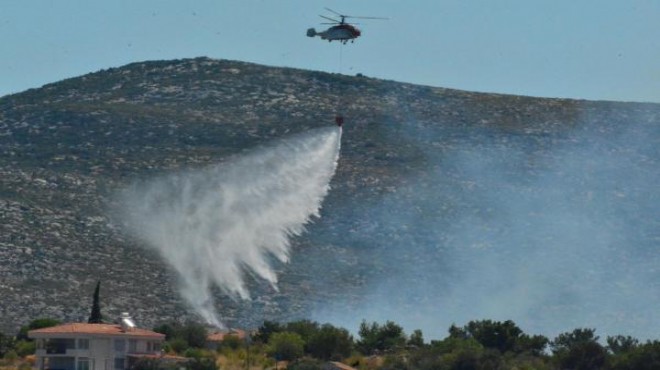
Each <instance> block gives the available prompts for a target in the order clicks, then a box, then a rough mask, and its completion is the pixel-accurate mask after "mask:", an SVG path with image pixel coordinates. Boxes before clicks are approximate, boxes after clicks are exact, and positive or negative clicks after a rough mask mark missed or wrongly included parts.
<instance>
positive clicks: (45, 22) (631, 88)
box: [0, 0, 660, 103]
mask: <svg viewBox="0 0 660 370" xmlns="http://www.w3.org/2000/svg"><path fill="white" fill-rule="evenodd" d="M324 7H330V8H332V9H335V10H337V11H340V12H343V13H346V14H351V15H364V16H382V17H389V18H390V19H389V20H386V21H381V20H368V21H361V22H360V23H361V24H360V25H359V26H358V27H359V28H360V29H361V30H362V32H363V36H362V37H361V38H359V39H358V40H356V42H355V43H354V44H348V45H346V46H340V45H339V44H337V43H332V44H329V43H328V42H327V41H321V40H320V39H318V38H315V39H311V38H307V37H306V36H305V31H306V29H307V28H309V27H316V28H317V29H319V28H321V27H323V26H322V25H320V24H319V23H320V22H322V21H323V20H322V19H321V18H320V17H319V16H318V15H319V14H327V12H326V11H325V10H324ZM197 56H208V57H211V58H218V59H231V60H241V61H248V62H254V63H260V64H265V65H273V66H284V67H294V68H302V69H309V70H320V71H328V72H341V73H346V74H356V73H362V74H364V75H366V76H370V77H378V78H384V79H389V80H395V81H402V82H411V83H415V84H423V85H431V86H438V87H449V88H458V89H463V90H471V91H485V92H498V93H509V94H518V95H531V96H543V97H567V98H579V99H590V100H620V101H644V102H659V103H660V1H657V0H628V1H623V0H618V1H613V0H581V1H569V0H553V1H547V0H546V1H537V0H497V1H492V0H481V1H476V0H444V1H443V0H419V1H394V0H362V1H356V0H325V1H318V0H305V1H303V0H296V1H293V0H292V1H275V0H270V1H268V0H261V1H257V0H200V1H189V2H184V1H179V0H161V1H151V0H139V1H135V0H105V1H97V0H40V1H37V0H21V1H18V0H15V1H13V0H3V1H1V2H0V71H1V72H0V96H2V95H5V94H10V93H15V92H20V91H24V90H26V89H28V88H33V87H40V86H42V85H44V84H47V83H51V82H56V81H59V80H61V79H64V78H69V77H75V76H79V75H83V74H86V73H89V72H94V71H98V70H100V69H104V68H109V67H119V66H122V65H125V64H128V63H132V62H138V61H145V60H163V59H179V58H190V57H197Z"/></svg>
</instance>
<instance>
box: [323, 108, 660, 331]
mask: <svg viewBox="0 0 660 370" xmlns="http://www.w3.org/2000/svg"><path fill="white" fill-rule="evenodd" d="M578 127H583V129H582V130H579V129H575V130H573V131H569V132H562V133H555V134H543V136H542V135H540V134H539V135H534V134H529V135H517V136H514V135H511V134H510V133H506V132H501V131H497V130H496V129H492V130H489V129H484V130H481V131H480V130H477V129H474V128H470V127H463V128H461V127H447V126H441V125H438V126H433V125H428V126H427V127H425V128H423V129H421V130H420V131H417V132H415V133H414V134H418V135H416V136H415V137H409V138H407V139H408V140H413V141H414V142H415V143H416V144H417V145H419V147H420V148H427V149H428V150H427V155H428V163H427V164H426V165H425V168H424V170H422V171H420V172H418V173H417V174H416V176H415V177H414V178H408V179H406V181H405V182H404V183H403V184H402V185H401V186H399V187H398V188H397V189H396V191H395V192H392V193H391V194H389V195H388V196H386V197H384V198H383V199H382V200H381V202H380V203H378V204H377V205H376V206H374V207H370V208H367V209H364V210H360V211H356V212H357V213H359V214H360V218H361V219H365V220H369V223H368V224H363V225H361V228H362V230H365V231H366V230H375V231H374V232H358V233H355V234H353V235H354V240H352V243H353V244H354V245H356V246H369V247H361V248H359V249H358V248H353V249H352V250H351V249H349V250H347V253H352V254H353V255H354V256H355V258H357V259H358V262H357V263H356V265H362V266H364V265H366V267H365V270H370V271H372V272H373V273H372V275H371V276H369V277H368V281H367V282H366V283H365V284H364V285H363V286H361V287H360V290H359V291H358V292H356V293H354V295H358V296H359V297H360V300H358V301H340V302H335V303H334V304H328V305H325V306H324V307H319V308H318V309H317V310H316V312H315V313H314V318H315V319H317V320H320V321H331V322H335V323H337V324H339V325H342V326H345V327H348V328H357V327H358V326H359V322H360V321H361V320H362V319H366V320H369V321H372V320H377V321H384V320H394V321H396V322H398V323H400V324H402V325H403V326H404V327H405V328H406V329H407V330H408V331H409V332H410V331H411V330H413V329H416V328H420V329H423V331H424V333H425V335H427V336H428V337H431V338H444V337H445V336H446V334H447V329H448V328H449V326H450V325H451V324H452V323H456V324H458V325H463V324H465V323H467V322H468V321H470V320H479V319H494V320H509V319H511V320H513V321H514V322H516V323H517V324H518V325H520V326H521V327H522V328H523V330H525V331H526V332H528V333H532V334H544V335H548V336H550V337H553V336H554V335H557V334H559V333H561V332H564V331H570V330H572V329H575V328H578V327H591V328H596V329H597V333H598V334H600V335H601V337H604V336H605V335H616V334H625V335H633V336H636V337H638V338H653V337H655V336H656V335H657V333H658V330H660V327H659V326H658V321H657V307H658V306H659V305H660V285H659V284H658V281H660V280H659V278H660V275H659V273H660V272H659V270H658V267H657V266H658V265H659V264H660V255H659V254H658V253H657V251H658V249H657V248H658V240H660V235H659V234H658V230H659V226H660V224H659V223H658V220H660V214H659V211H658V208H657V205H658V196H659V195H660V193H659V189H660V188H658V185H657V184H659V183H660V171H658V158H660V155H659V150H660V149H659V148H660V146H659V145H658V140H659V139H660V129H659V128H660V126H658V125H657V118H654V117H653V116H650V117H645V116H641V117H632V116H631V117H629V119H628V121H626V122H618V123H607V124H604V123H602V122H601V123H598V124H590V123H589V122H584V123H583V124H581V125H578ZM411 131H412V130H411ZM411 135H412V134H411ZM443 138H452V140H451V141H450V140H448V139H445V141H444V142H443ZM438 142H439V143H440V144H438ZM338 212H340V211H338ZM333 213H335V211H334V210H333Z"/></svg>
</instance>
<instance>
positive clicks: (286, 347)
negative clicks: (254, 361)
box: [268, 331, 305, 361]
mask: <svg viewBox="0 0 660 370" xmlns="http://www.w3.org/2000/svg"><path fill="white" fill-rule="evenodd" d="M304 347H305V342H304V341H303V340H302V338H301V337H300V335H299V334H296V333H290V332H286V331H283V332H279V333H273V334H272V335H271V336H270V339H269V341H268V355H269V356H271V357H274V358H275V359H276V360H277V361H282V360H285V361H293V360H296V359H298V358H300V357H302V355H303V354H304Z"/></svg>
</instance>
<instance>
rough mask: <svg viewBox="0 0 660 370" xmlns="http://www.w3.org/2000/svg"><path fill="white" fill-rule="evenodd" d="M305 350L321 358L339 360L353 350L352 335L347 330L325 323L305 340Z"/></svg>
mask: <svg viewBox="0 0 660 370" xmlns="http://www.w3.org/2000/svg"><path fill="white" fill-rule="evenodd" d="M306 347H307V352H308V353H309V354H311V355H312V356H314V357H316V358H319V359H322V360H340V359H342V358H344V357H348V356H350V354H351V352H352V351H353V336H351V334H350V333H349V332H348V330H346V329H343V328H336V327H334V326H332V325H331V324H325V325H323V326H321V328H320V329H319V330H318V331H317V332H316V333H315V334H313V335H312V337H311V338H310V339H309V340H308V341H307V346H306Z"/></svg>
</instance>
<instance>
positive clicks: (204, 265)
mask: <svg viewBox="0 0 660 370" xmlns="http://www.w3.org/2000/svg"><path fill="white" fill-rule="evenodd" d="M340 141H341V129H339V130H338V129H336V128H334V127H333V128H323V129H317V130H313V131H310V132H307V133H304V134H299V135H296V136H292V137H289V138H286V139H282V140H280V141H279V142H277V143H275V144H274V145H272V146H269V147H266V148H261V149H257V150H255V151H253V152H251V153H249V154H246V155H242V156H238V157H236V158H233V159H231V160H229V161H228V162H227V163H223V164H221V165H216V166H212V167H209V168H206V169H202V170H197V171H188V172H184V173H178V174H173V175H170V176H166V177H162V178H158V179H155V180H152V181H149V182H146V183H143V184H139V185H135V186H133V187H132V188H130V189H128V190H126V191H125V192H124V193H123V194H122V202H121V204H122V209H123V212H122V213H123V215H124V217H125V218H124V220H125V221H126V222H127V224H128V225H129V228H130V231H131V232H132V233H133V234H134V235H135V236H137V237H138V238H139V239H141V240H143V241H144V242H145V243H146V244H147V245H148V246H149V247H151V248H154V249H156V250H157V251H158V252H159V253H160V254H161V255H162V257H163V258H164V259H165V260H166V261H167V262H168V263H169V264H170V265H171V266H172V267H173V268H174V269H175V270H176V271H177V272H178V273H179V275H180V277H181V287H180V290H181V294H182V296H183V298H184V299H185V300H186V301H187V302H188V303H189V304H190V305H191V306H192V307H193V308H194V309H195V310H196V311H197V312H198V313H199V314H200V315H201V316H202V318H204V320H206V321H207V322H208V323H209V324H211V325H215V326H217V327H223V325H222V323H221V321H220V319H219V318H218V314H217V311H216V309H215V307H214V304H213V299H212V296H211V287H212V286H214V285H215V286H217V287H219V288H220V289H221V290H222V291H223V292H224V293H226V294H229V295H231V296H232V297H240V298H243V299H249V292H248V289H247V288H246V285H245V282H244V280H243V274H244V273H245V272H247V273H251V274H254V275H256V276H259V277H260V278H262V279H265V280H266V281H268V282H270V284H272V286H273V287H274V288H277V287H276V284H277V276H276V274H275V273H274V271H273V269H272V267H271V265H270V263H269V262H268V259H269V256H274V257H276V258H277V259H278V260H280V261H282V262H287V261H288V260H289V246H290V245H289V238H290V237H291V236H296V235H300V234H301V233H302V232H303V231H304V225H305V224H306V223H307V222H309V221H310V218H311V217H312V216H316V217H318V216H319V209H320V207H321V202H322V201H323V198H324V197H325V195H326V194H327V192H328V190H329V183H330V179H331V178H332V176H333V174H334V172H335V168H336V166H337V159H338V157H339V148H340Z"/></svg>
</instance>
